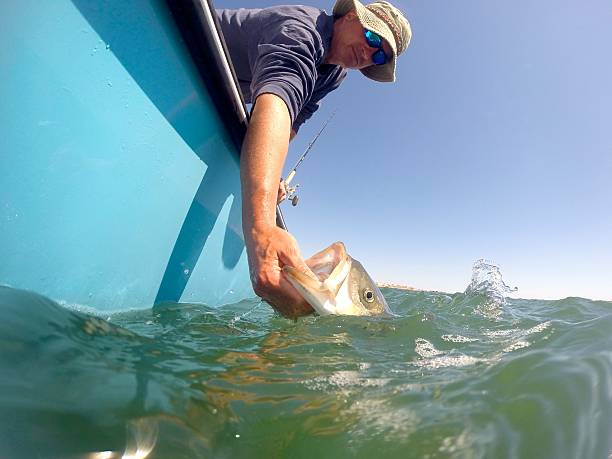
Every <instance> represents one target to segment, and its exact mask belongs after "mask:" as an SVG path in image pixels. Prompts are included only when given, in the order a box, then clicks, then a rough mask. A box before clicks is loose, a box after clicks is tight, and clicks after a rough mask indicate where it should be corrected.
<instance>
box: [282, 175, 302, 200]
mask: <svg viewBox="0 0 612 459" xmlns="http://www.w3.org/2000/svg"><path fill="white" fill-rule="evenodd" d="M293 177H295V169H293V170H292V171H291V173H290V174H289V175H288V176H287V178H286V179H285V180H283V182H284V183H285V194H286V197H285V199H287V201H291V205H292V206H293V207H295V206H297V205H298V202H299V200H300V197H299V196H298V195H297V189H298V188H299V187H300V184H299V183H297V184H295V185H294V186H290V185H289V184H290V183H291V181H292V180H293Z"/></svg>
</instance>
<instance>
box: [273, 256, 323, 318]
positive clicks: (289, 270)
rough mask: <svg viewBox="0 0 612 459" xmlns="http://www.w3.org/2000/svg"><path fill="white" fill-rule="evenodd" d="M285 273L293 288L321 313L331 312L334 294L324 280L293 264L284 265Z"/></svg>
mask: <svg viewBox="0 0 612 459" xmlns="http://www.w3.org/2000/svg"><path fill="white" fill-rule="evenodd" d="M283 273H284V275H285V277H286V278H287V280H288V281H289V283H290V284H291V285H292V286H293V288H295V289H296V290H297V291H298V292H299V293H300V295H302V296H303V297H304V299H305V300H306V301H307V302H308V304H310V306H312V308H313V309H314V310H315V311H316V312H317V313H318V314H319V315H327V314H329V313H330V312H331V311H330V310H329V305H332V304H334V296H333V295H332V293H331V292H330V291H329V289H328V288H327V287H326V286H325V284H324V283H323V282H321V281H319V279H317V278H314V277H313V276H312V275H309V274H307V273H304V272H302V271H300V270H299V269H296V268H294V267H292V266H284V267H283Z"/></svg>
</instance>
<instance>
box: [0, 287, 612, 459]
mask: <svg viewBox="0 0 612 459" xmlns="http://www.w3.org/2000/svg"><path fill="white" fill-rule="evenodd" d="M383 293H384V294H385V296H386V298H387V300H388V303H389V306H390V307H391V309H392V310H393V311H395V312H396V313H397V314H398V317H394V318H385V319H381V318H363V317H333V316H328V317H307V318H304V319H300V320H298V321H297V322H294V321H290V320H286V319H283V318H281V317H279V316H277V315H275V314H274V313H273V312H272V311H271V309H270V308H269V307H268V306H267V305H265V304H259V302H258V301H256V300H251V301H244V302H242V303H239V304H235V305H231V306H227V307H223V308H220V309H212V308H208V307H206V306H203V305H191V304H180V305H178V304H166V305H163V306H162V307H158V308H155V309H152V310H151V309H149V310H142V311H132V312H124V313H118V314H114V315H111V316H110V317H107V316H98V317H96V316H93V315H90V314H85V313H83V312H78V311H75V310H70V309H68V308H65V307H61V306H59V305H57V304H55V303H53V302H52V301H50V300H48V299H46V298H43V297H40V296H38V295H35V294H33V293H28V292H23V291H18V290H13V289H9V288H0V457H1V458H92V459H94V458H95V459H101V458H120V457H125V458H137V457H138V458H144V457H149V458H199V457H215V458H216V457H219V458H225V457H232V458H234V457H237V458H242V457H244V458H258V457H261V458H276V457H291V458H294V457H295V458H313V457H315V458H343V457H364V458H370V457H377V455H381V456H379V457H385V458H413V457H414V458H447V457H448V458H480V457H483V458H515V457H516V458H555V459H559V458H607V457H608V455H609V454H610V453H611V452H612V402H611V396H612V333H611V330H612V315H610V313H611V312H612V303H607V302H595V301H590V300H585V299H580V298H567V299H564V300H560V301H540V300H512V299H505V300H504V299H503V297H500V296H498V295H496V294H495V292H494V291H491V290H490V289H488V288H472V289H468V291H467V293H457V294H445V293H436V292H409V291H402V290H395V289H383ZM147 453H148V455H147Z"/></svg>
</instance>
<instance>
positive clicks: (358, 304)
mask: <svg viewBox="0 0 612 459" xmlns="http://www.w3.org/2000/svg"><path fill="white" fill-rule="evenodd" d="M305 261H306V264H307V265H308V267H309V268H310V269H311V271H312V273H307V272H303V271H300V270H298V269H296V268H294V267H292V266H288V265H286V266H284V267H283V273H284V275H285V277H286V278H287V280H288V281H289V282H290V283H291V285H293V287H295V289H296V290H297V291H298V292H300V294H301V295H302V296H303V297H304V299H305V300H306V301H307V302H308V303H309V304H310V305H311V306H312V308H313V309H314V310H315V311H316V312H317V314H319V315H321V316H325V315H330V314H336V315H350V316H393V315H394V314H393V312H392V311H391V309H390V308H389V305H388V304H387V302H386V301H385V297H384V296H383V294H382V293H381V291H380V289H379V288H378V287H377V285H376V283H375V282H374V281H373V280H372V278H371V277H370V275H369V274H368V273H367V271H366V270H365V268H364V267H363V265H362V264H361V263H360V262H359V261H357V260H355V259H354V258H352V257H351V256H350V255H349V254H348V253H347V251H346V247H345V246H344V244H343V243H342V242H334V243H333V244H332V245H330V246H329V247H327V248H325V249H323V250H321V251H320V252H318V253H316V254H314V255H313V256H312V257H310V258H308V259H307V260H305Z"/></svg>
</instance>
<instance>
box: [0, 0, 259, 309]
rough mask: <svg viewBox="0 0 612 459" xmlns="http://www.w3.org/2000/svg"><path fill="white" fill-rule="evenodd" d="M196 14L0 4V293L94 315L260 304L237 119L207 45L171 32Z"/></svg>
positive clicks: (153, 5) (116, 6) (149, 5)
mask: <svg viewBox="0 0 612 459" xmlns="http://www.w3.org/2000/svg"><path fill="white" fill-rule="evenodd" d="M181 3H182V4H183V6H176V5H178V4H181ZM173 4H174V6H172V5H173ZM184 5H188V6H187V7H184ZM202 5H204V4H202ZM209 6H210V5H209ZM197 7H198V2H188V3H185V2H168V3H165V2H162V1H127V2H126V1H120V0H115V1H113V0H106V1H96V2H94V1H78V0H75V1H67V0H57V1H52V2H38V1H33V0H24V1H21V2H2V3H1V4H0V37H1V40H2V43H3V45H2V51H1V54H0V63H1V66H2V68H3V69H4V70H5V71H4V72H3V74H4V75H3V84H2V85H1V86H0V100H2V103H1V104H0V122H1V125H2V132H3V135H2V136H0V284H4V285H8V286H11V287H14V288H19V289H27V290H33V291H35V292H37V293H40V294H43V295H46V296H48V297H50V298H52V299H54V300H56V301H58V302H60V303H63V304H68V305H77V306H78V305H81V306H87V307H92V308H95V309H98V310H103V311H111V310H112V311H117V310H125V309H131V308H145V307H150V306H152V305H154V304H156V303H160V302H164V301H181V302H197V303H205V304H208V305H211V306H218V305H221V304H226V303H233V302H236V301H239V300H241V299H244V298H246V297H252V296H254V293H253V291H252V288H251V285H250V281H249V276H248V265H247V258H246V252H245V248H244V239H243V235H242V229H241V201H240V180H239V173H240V170H239V145H240V143H241V140H242V138H241V135H243V134H244V126H245V123H246V119H245V118H244V114H242V115H241V114H240V113H239V112H240V109H242V110H243V109H244V105H243V104H242V102H241V101H240V100H236V99H231V97H229V96H226V95H224V93H223V90H222V89H223V88H220V89H219V91H217V90H216V87H215V86H214V85H215V84H219V83H218V81H217V83H215V81H213V82H212V83H211V81H207V76H206V73H207V72H208V73H210V74H211V75H214V78H212V80H215V79H216V80H220V81H222V83H223V78H224V77H223V75H222V74H221V72H220V70H219V69H218V68H216V67H214V65H213V64H214V62H215V59H216V60H217V61H218V60H219V59H220V57H222V56H220V55H218V54H217V55H215V53H214V51H212V52H211V51H210V50H208V51H206V50H205V51H202V50H199V51H198V45H197V44H196V45H195V47H194V43H197V42H198V40H199V41H200V46H201V45H202V42H203V41H206V39H205V38H203V37H204V35H203V34H204V32H207V33H214V30H212V31H211V30H207V29H206V26H205V25H202V24H203V22H202V17H198V16H197V15H196V17H195V19H194V20H197V21H198V23H200V24H201V25H200V27H201V28H202V30H200V29H198V26H197V25H196V26H193V25H189V24H187V23H185V22H183V23H182V22H181V20H178V21H177V18H178V17H180V16H181V14H183V15H184V17H192V16H194V15H193V11H189V8H197ZM177 8H178V10H177ZM181 8H187V10H186V11H183V12H182V13H181ZM199 14H200V15H201V14H203V13H202V12H199ZM188 21H189V19H187V22H188ZM190 37H191V38H190ZM194 37H195V38H194ZM211 46H212V45H211ZM197 52H207V53H209V54H205V55H204V58H206V59H208V60H206V59H204V60H203V61H201V60H199V57H198V56H196V59H194V53H197ZM208 80H211V78H208ZM224 83H225V86H226V87H225V89H226V90H227V88H228V87H229V86H231V84H233V82H232V81H228V79H227V78H225V81H224ZM224 98H225V99H224ZM224 104H225V106H226V109H224V108H223V107H224ZM240 105H242V107H240Z"/></svg>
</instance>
